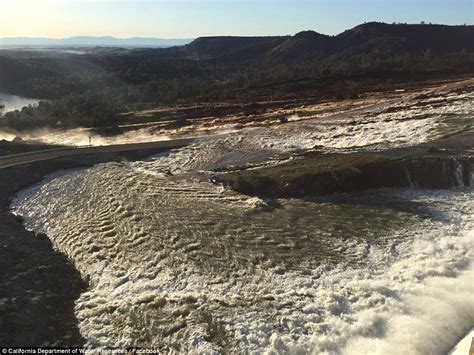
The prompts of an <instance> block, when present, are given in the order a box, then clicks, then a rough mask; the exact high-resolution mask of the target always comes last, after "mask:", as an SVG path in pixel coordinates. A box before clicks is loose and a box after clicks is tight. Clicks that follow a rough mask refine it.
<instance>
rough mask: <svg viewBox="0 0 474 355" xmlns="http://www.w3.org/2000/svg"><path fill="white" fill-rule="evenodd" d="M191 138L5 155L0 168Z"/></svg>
mask: <svg viewBox="0 0 474 355" xmlns="http://www.w3.org/2000/svg"><path fill="white" fill-rule="evenodd" d="M193 141H194V139H193V138H187V139H175V140H168V141H158V142H148V143H134V144H118V145H107V146H97V147H71V148H58V149H49V150H41V151H35V152H27V153H21V154H13V155H6V156H2V157H0V169H3V168H10V167H14V166H20V165H25V164H30V163H35V162H40V161H45V160H52V159H57V158H66V157H75V156H85V155H95V154H108V153H120V152H133V151H140V150H153V149H172V148H178V147H182V146H184V145H187V144H190V143H191V142H193Z"/></svg>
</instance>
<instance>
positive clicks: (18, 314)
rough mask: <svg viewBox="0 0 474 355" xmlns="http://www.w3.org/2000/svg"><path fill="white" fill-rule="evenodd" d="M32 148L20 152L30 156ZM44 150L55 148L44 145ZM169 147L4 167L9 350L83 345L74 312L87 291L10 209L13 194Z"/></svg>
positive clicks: (2, 305) (2, 254)
mask: <svg viewBox="0 0 474 355" xmlns="http://www.w3.org/2000/svg"><path fill="white" fill-rule="evenodd" d="M30 148H32V147H31V146H28V145H21V144H17V145H15V151H16V152H19V151H22V150H24V151H25V152H28V151H29V150H30ZM43 148H44V149H48V148H51V147H50V146H43ZM165 149H168V148H163V147H161V148H148V149H141V150H136V151H133V150H131V151H118V152H116V153H110V152H108V153H102V154H93V155H90V156H87V155H83V156H80V155H79V156H74V157H69V158H61V159H51V160H47V161H40V162H35V163H29V164H26V165H20V166H14V167H9V168H0V225H1V227H2V228H1V229H0V268H1V270H2V273H1V275H0V282H1V283H2V285H3V287H2V288H1V289H0V313H1V314H2V318H1V319H0V343H1V344H2V345H3V346H83V345H84V339H83V338H82V336H81V334H80V333H79V330H78V327H77V319H76V316H75V314H74V304H75V300H76V299H77V298H78V297H79V295H80V294H81V293H82V292H84V291H85V290H86V288H87V283H86V282H85V281H84V280H82V279H81V277H80V274H79V272H78V271H77V270H76V269H75V268H74V265H73V264H72V262H71V261H70V260H69V259H68V258H67V257H66V256H65V255H64V254H62V253H60V252H58V251H56V250H54V249H53V246H52V244H51V241H50V240H49V239H48V238H47V237H46V236H45V235H41V234H39V235H35V233H33V232H29V231H27V230H25V228H24V227H23V224H22V220H21V219H20V218H18V217H16V216H15V215H13V214H12V213H11V211H9V210H8V206H9V202H10V198H11V196H13V195H14V194H16V193H17V192H18V191H20V190H21V189H23V188H25V187H27V186H29V185H33V184H35V183H38V182H40V181H41V179H43V178H44V177H45V176H46V175H48V174H51V173H53V172H55V171H60V170H65V169H72V168H85V167H88V166H92V165H94V164H97V163H100V162H105V161H112V160H124V159H125V160H134V159H140V158H143V157H145V156H149V155H151V154H155V153H157V152H159V151H162V150H165Z"/></svg>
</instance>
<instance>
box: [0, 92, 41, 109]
mask: <svg viewBox="0 0 474 355" xmlns="http://www.w3.org/2000/svg"><path fill="white" fill-rule="evenodd" d="M39 101H40V100H37V99H29V98H27V97H22V96H16V95H10V94H5V93H2V92H0V106H1V105H4V106H5V107H4V108H0V113H6V112H10V111H15V110H21V109H22V108H23V107H25V106H28V105H36V104H37V103H38V102H39Z"/></svg>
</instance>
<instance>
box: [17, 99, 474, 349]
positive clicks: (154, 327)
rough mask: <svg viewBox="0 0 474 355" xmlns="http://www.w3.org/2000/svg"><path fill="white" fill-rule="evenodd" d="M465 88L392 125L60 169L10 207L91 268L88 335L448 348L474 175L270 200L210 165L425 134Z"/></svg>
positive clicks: (85, 316)
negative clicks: (440, 186)
mask: <svg viewBox="0 0 474 355" xmlns="http://www.w3.org/2000/svg"><path fill="white" fill-rule="evenodd" d="M463 97H464V99H459V102H458V104H456V103H454V104H452V107H454V108H453V110H454V113H453V112H451V111H449V110H446V109H445V108H439V109H438V111H436V109H437V108H436V107H434V108H432V110H433V111H435V113H431V114H430V117H425V116H423V117H422V118H419V119H415V118H414V119H413V120H412V121H410V120H407V119H406V116H407V112H405V114H404V115H402V114H400V120H397V119H396V118H392V120H384V121H382V123H380V125H381V126H380V125H378V123H377V122H376V121H374V120H373V118H371V121H370V122H368V123H367V124H366V125H361V126H350V127H347V126H344V127H343V128H341V129H339V130H338V131H337V132H336V133H337V137H336V133H335V132H334V131H335V129H332V128H331V129H328V128H327V127H326V128H325V129H327V131H328V132H330V133H328V135H326V136H324V137H323V135H324V132H325V131H324V130H323V129H321V130H320V131H318V132H316V133H315V131H314V130H313V132H312V133H311V134H312V136H310V133H309V132H310V131H309V130H308V129H307V127H306V128H305V126H304V124H299V125H296V124H295V126H294V127H303V128H302V129H305V132H307V133H305V134H303V133H302V132H299V131H295V129H296V128H295V129H289V130H288V131H286V133H287V135H286V136H285V135H284V134H283V133H282V132H281V131H278V132H275V134H273V135H272V134H270V133H269V132H268V130H265V134H263V133H262V134H261V135H259V134H258V133H255V131H253V133H252V134H251V135H245V134H236V135H231V136H229V137H227V138H218V139H215V140H213V139H208V140H203V141H200V142H198V143H197V144H195V145H193V146H190V147H185V148H182V149H179V150H175V151H172V152H169V153H165V154H161V155H158V156H155V157H153V158H151V159H148V160H146V161H141V162H135V163H127V162H124V163H107V164H101V165H97V166H95V167H93V168H88V169H79V170H72V171H66V172H61V173H57V174H53V175H50V176H49V177H47V178H46V179H45V180H44V181H43V182H42V183H41V184H38V185H36V186H33V187H30V188H28V189H26V190H24V191H22V192H21V193H20V194H19V195H18V196H17V197H16V198H15V200H14V201H13V203H12V207H13V208H14V210H15V213H17V214H19V215H21V216H23V217H24V218H25V225H26V227H27V228H29V229H32V230H35V231H37V232H44V233H46V234H47V236H48V237H49V238H50V239H51V240H52V241H53V244H54V246H55V247H56V248H57V249H58V250H60V251H61V252H63V253H64V254H66V255H67V256H68V257H69V258H70V259H71V260H72V261H73V262H74V264H75V266H76V268H77V269H78V270H79V271H80V273H81V275H82V276H83V278H84V279H86V280H88V282H89V284H90V288H89V290H88V291H87V292H84V293H83V294H82V295H81V296H80V298H79V299H78V300H77V303H76V315H77V318H78V320H79V327H80V331H81V334H82V335H83V336H84V338H85V339H86V341H87V345H88V346H90V347H94V348H103V347H129V346H143V347H157V348H160V349H162V350H163V351H176V352H190V351H191V352H198V353H202V352H205V353H213V352H231V353H235V352H244V353H262V352H268V353H316V354H325V353H326V354H430V355H435V354H446V353H447V352H448V351H449V350H450V349H451V348H452V347H453V346H454V345H455V344H456V343H457V342H458V341H459V340H460V339H461V338H462V337H463V336H464V335H465V334H466V333H467V332H468V331H470V330H471V329H472V328H473V326H474V297H473V296H472V295H473V294H474V282H473V280H474V269H473V266H472V261H473V258H474V252H473V243H474V214H473V213H474V199H473V197H474V196H473V192H472V190H471V189H470V188H465V187H458V188H453V189H450V190H423V189H382V190H371V191H366V192H361V193H354V194H342V195H336V196H330V197H319V198H309V197H308V198H307V199H283V198H282V199H276V200H273V201H264V200H261V199H259V198H256V197H249V196H245V195H242V194H239V193H237V192H233V191H231V190H229V189H226V188H225V187H223V186H219V185H216V184H213V183H210V182H208V181H207V180H206V179H203V178H202V176H203V174H204V175H205V174H206V172H207V171H209V170H212V168H220V167H223V166H229V165H239V164H242V161H247V162H261V161H266V160H268V159H269V157H270V156H271V155H272V154H271V152H276V150H278V151H280V152H281V151H291V147H293V146H295V145H298V144H300V145H301V144H302V143H301V142H303V143H304V144H307V145H308V146H314V145H315V144H318V145H324V146H327V147H328V148H331V149H333V148H334V149H338V148H344V149H346V148H351V147H360V146H364V145H368V144H372V145H373V142H374V141H375V142H376V143H380V144H382V145H384V146H385V145H387V144H391V143H394V144H395V143H396V144H397V145H400V144H410V142H411V143H417V142H418V141H423V140H427V139H429V138H430V135H436V134H438V133H439V129H438V128H439V127H444V128H443V129H446V127H448V128H449V127H451V126H449V124H448V123H449V122H451V121H456V122H457V123H456V127H458V126H459V122H462V124H463V125H465V124H466V122H471V123H472V100H470V98H469V97H468V99H467V100H466V99H465V96H463ZM456 105H458V106H456ZM466 105H471V106H469V108H468V109H467V108H466ZM459 107H462V108H461V109H460V108H459ZM427 110H428V109H426V108H424V109H423V114H424V115H426V112H427ZM456 110H458V111H456ZM413 117H414V116H413ZM402 118H403V119H402ZM468 120H470V121H468ZM288 127H291V126H288ZM389 128H390V129H389ZM450 129H451V128H450ZM360 130H362V131H360ZM381 131H383V132H385V133H384V136H383V137H382V138H381V133H380V132H381ZM414 132H415V133H414ZM329 134H331V135H334V136H329ZM409 134H412V136H409ZM371 135H372V136H371ZM407 135H408V138H406V137H407ZM270 136H271V137H272V138H271V139H270V138H269V137H270ZM331 137H332V138H331ZM311 139H312V141H311ZM377 139H378V140H379V141H377ZM250 140H251V141H252V142H253V143H252V144H253V145H251V144H249V143H248V142H249V141H250ZM413 140H416V142H413ZM344 142H345V143H344ZM255 146H258V147H259V149H255ZM269 152H270V153H269Z"/></svg>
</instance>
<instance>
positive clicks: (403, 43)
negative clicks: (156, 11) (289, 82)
mask: <svg viewBox="0 0 474 355" xmlns="http://www.w3.org/2000/svg"><path fill="white" fill-rule="evenodd" d="M428 49H430V50H431V52H432V53H433V55H444V54H448V53H454V52H461V51H474V26H445V25H405V24H400V25H399V24H394V25H390V24H385V23H377V22H371V23H366V24H363V25H360V26H357V27H354V28H353V29H350V30H347V31H345V32H343V33H341V34H339V35H337V36H328V35H323V34H319V33H317V32H314V31H304V32H300V33H297V34H296V35H294V36H287V37H201V38H198V39H196V40H194V41H193V42H191V43H190V44H188V45H185V46H184V47H182V48H181V49H180V50H179V51H176V52H175V53H177V54H180V55H184V56H187V57H190V58H199V59H211V58H213V59H219V58H220V59H222V60H223V61H226V60H229V59H230V58H229V55H233V56H235V57H236V58H245V59H248V58H252V61H253V62H254V63H269V62H272V63H286V62H295V61H296V62H297V61H302V60H305V61H306V60H315V59H326V58H330V57H331V56H338V55H340V54H341V53H344V52H346V53H350V54H351V55H362V54H363V55H370V54H378V55H385V56H387V55H389V56H397V55H406V54H424V53H425V52H426V51H427V50H428ZM233 59H234V60H233V61H234V62H235V58H233Z"/></svg>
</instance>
